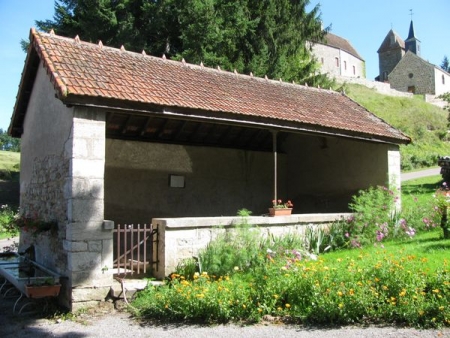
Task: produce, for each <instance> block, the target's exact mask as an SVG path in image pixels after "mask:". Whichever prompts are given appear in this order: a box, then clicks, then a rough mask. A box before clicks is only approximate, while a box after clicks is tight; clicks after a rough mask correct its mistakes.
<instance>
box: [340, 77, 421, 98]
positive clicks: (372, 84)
mask: <svg viewBox="0 0 450 338" xmlns="http://www.w3.org/2000/svg"><path fill="white" fill-rule="evenodd" d="M335 78H336V81H337V82H338V83H353V84H359V85H362V86H366V87H367V88H371V89H374V90H376V91H377V92H378V93H380V94H384V95H389V96H396V97H413V96H414V94H413V93H407V92H400V91H398V90H395V89H392V88H391V85H390V84H389V83H387V82H379V81H371V80H368V79H362V78H351V77H344V76H336V77H335Z"/></svg>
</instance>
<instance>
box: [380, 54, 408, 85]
mask: <svg viewBox="0 0 450 338" xmlns="http://www.w3.org/2000/svg"><path fill="white" fill-rule="evenodd" d="M404 55H405V52H404V51H403V50H402V49H401V48H400V47H398V48H396V49H391V50H387V51H385V52H382V53H379V54H378V64H379V70H380V74H379V75H380V81H387V80H389V79H387V78H384V74H387V75H389V74H390V73H391V72H392V70H393V69H394V68H395V66H396V65H397V64H398V63H399V62H400V60H401V59H402V57H403V56H404Z"/></svg>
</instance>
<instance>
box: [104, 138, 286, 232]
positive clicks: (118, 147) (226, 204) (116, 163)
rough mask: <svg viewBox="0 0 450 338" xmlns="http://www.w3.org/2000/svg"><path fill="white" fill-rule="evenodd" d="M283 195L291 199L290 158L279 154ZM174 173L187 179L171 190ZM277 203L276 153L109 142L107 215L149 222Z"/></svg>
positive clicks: (122, 220) (125, 220)
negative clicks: (289, 183)
mask: <svg viewBox="0 0 450 338" xmlns="http://www.w3.org/2000/svg"><path fill="white" fill-rule="evenodd" d="M278 164H279V196H282V198H286V197H287V191H286V190H287V187H286V184H285V177H286V175H285V172H286V155H285V154H279V156H278ZM170 175H177V176H180V177H182V178H183V179H184V187H171V186H170V181H169V180H170ZM272 199H273V154H272V152H260V151H246V150H238V149H224V148H212V147H201V146H182V145H172V144H160V143H149V142H132V141H122V140H111V139H108V140H107V142H106V167H105V217H106V219H111V220H114V221H115V223H120V224H122V223H126V224H129V223H135V224H136V223H141V224H143V223H150V220H151V219H152V218H160V217H200V216H234V215H236V213H237V211H238V210H239V209H242V208H247V209H249V210H252V211H253V212H254V214H255V215H259V214H263V213H267V207H268V205H270V203H271V201H272Z"/></svg>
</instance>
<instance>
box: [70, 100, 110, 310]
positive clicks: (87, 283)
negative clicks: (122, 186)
mask: <svg viewBox="0 0 450 338" xmlns="http://www.w3.org/2000/svg"><path fill="white" fill-rule="evenodd" d="M66 152H67V154H68V155H70V158H71V160H70V174H69V177H68V181H67V186H66V192H67V203H68V206H67V210H68V211H67V217H68V222H67V229H66V240H65V241H64V249H65V250H66V251H67V260H68V262H67V266H68V268H67V270H68V277H69V284H70V285H71V286H72V295H71V297H72V301H71V308H72V309H76V308H80V307H83V306H89V305H92V304H89V303H92V302H97V301H101V300H104V299H105V297H106V296H107V294H108V292H109V287H110V286H111V284H112V280H113V278H112V264H113V243H112V233H111V230H107V229H104V227H103V221H104V168H105V117H104V114H102V113H101V112H95V111H92V110H88V109H85V108H76V109H75V112H74V119H73V127H72V135H71V138H70V139H69V140H68V142H67V144H66Z"/></svg>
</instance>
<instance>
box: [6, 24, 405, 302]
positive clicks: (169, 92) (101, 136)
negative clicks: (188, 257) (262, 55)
mask: <svg viewBox="0 0 450 338" xmlns="http://www.w3.org/2000/svg"><path fill="white" fill-rule="evenodd" d="M9 133H10V134H11V135H12V136H14V137H20V138H21V147H22V148H21V177H20V187H21V188H20V199H21V201H20V203H21V205H20V207H21V210H22V212H24V213H33V214H35V215H38V216H39V217H40V218H42V219H48V220H50V219H51V220H57V222H58V231H57V233H55V234H53V233H52V234H48V235H45V236H44V235H40V236H39V237H38V240H36V241H34V249H35V257H36V260H37V261H38V262H39V263H41V264H43V265H45V266H46V267H47V268H49V269H52V270H54V271H56V272H58V273H60V274H61V275H63V276H65V277H66V280H65V282H64V285H63V292H62V294H61V295H60V301H61V303H62V304H65V305H66V306H68V307H69V308H71V309H74V308H76V307H78V306H80V304H90V303H91V302H95V301H99V300H101V299H104V298H105V296H106V294H107V292H108V291H109V286H110V285H111V283H112V281H113V277H112V274H111V273H109V272H110V271H111V266H112V260H113V257H112V256H113V249H112V245H113V244H112V243H113V239H112V236H113V235H112V232H111V229H110V227H109V225H110V224H111V223H110V222H105V220H111V221H114V222H115V223H116V224H117V223H120V224H122V223H127V224H130V223H148V222H151V221H152V220H153V221H154V222H155V223H157V222H161V220H162V219H167V220H171V222H174V223H175V224H177V220H180V221H181V220H183V221H184V222H186V220H192V222H193V223H192V224H194V223H195V219H196V218H197V217H202V216H208V217H212V221H211V222H216V221H215V220H216V218H215V217H217V223H216V224H219V223H220V222H219V221H218V220H219V219H222V218H221V217H218V216H234V215H236V212H237V210H238V209H241V208H247V209H249V210H251V211H253V215H255V217H254V218H253V217H252V219H253V220H254V222H275V220H274V219H276V217H273V218H272V217H264V216H258V215H264V214H266V213H267V208H268V207H270V206H271V201H272V199H273V196H274V190H275V189H274V182H275V180H274V176H275V175H274V168H276V169H277V170H276V177H277V180H276V182H277V184H276V185H277V190H276V191H277V192H278V195H277V196H278V197H279V198H282V199H283V200H286V199H288V198H289V199H291V200H292V201H293V203H294V214H295V215H293V216H290V217H288V218H287V219H288V220H296V219H299V218H301V217H306V218H305V219H310V218H307V216H305V215H311V213H313V214H318V213H319V214H321V213H323V214H326V213H333V212H345V211H347V204H348V202H349V201H350V198H351V196H352V195H353V194H354V193H355V192H356V191H358V190H359V189H362V188H367V187H369V186H371V185H378V184H386V183H388V182H390V183H392V184H394V185H396V186H397V187H399V177H400V154H399V145H400V144H407V143H409V142H410V139H409V138H408V137H407V136H405V135H404V134H402V133H401V132H400V131H398V130H396V129H395V128H393V127H391V126H390V125H388V124H387V123H385V122H384V121H382V120H381V119H379V118H378V117H376V116H374V115H373V114H371V113H370V112H369V111H367V110H366V109H364V108H363V107H362V106H360V105H359V104H357V103H356V102H354V101H352V100H351V99H350V98H348V97H347V96H345V95H343V94H341V93H338V92H334V91H331V90H323V89H317V88H309V87H307V86H302V85H297V84H291V83H285V82H283V81H282V80H278V79H277V80H270V79H267V78H257V77H254V76H252V75H242V74H237V73H235V72H227V71H223V70H220V68H218V69H212V68H207V67H204V66H203V65H192V64H188V63H186V62H184V61H182V62H181V61H180V62H179V61H171V60H166V58H164V57H162V58H157V57H153V56H148V55H145V53H142V54H139V53H133V52H128V51H125V50H124V49H123V48H121V49H115V48H109V47H106V46H103V45H102V44H101V42H100V43H99V44H92V43H86V42H82V41H80V39H79V38H78V37H77V38H75V39H72V38H65V37H60V36H56V35H54V34H53V33H50V34H47V33H42V32H38V31H35V30H34V29H33V30H31V33H30V46H29V50H28V55H27V58H26V61H25V66H24V70H23V74H22V79H21V82H20V86H19V92H18V95H17V101H16V105H15V108H14V112H13V116H12V120H11V125H10V128H9ZM274 150H275V151H274ZM274 159H276V161H274ZM275 163H276V165H275ZM178 217H183V218H180V219H178ZM189 217H190V218H189ZM308 217H309V216H308ZM270 219H271V220H270ZM279 219H281V220H283V219H285V218H284V217H282V218H279ZM278 222H281V221H278ZM286 222H287V221H286ZM291 222H292V221H291ZM175 228H176V226H175ZM166 230H170V229H169V228H167V229H166ZM161 231H164V229H162V230H161ZM161 236H162V235H161ZM31 242H32V238H30V237H29V236H27V234H22V236H21V240H20V250H23V249H24V248H26V247H27V245H29V244H30V243H31ZM180 242H182V241H180ZM162 245H163V246H164V248H165V250H166V251H170V250H172V249H170V246H169V244H168V239H167V238H166V242H164V241H163V244H162ZM164 248H163V249H164ZM172 251H173V250H172ZM167 254H170V252H168V253H167ZM176 254H177V253H175V255H176ZM161 259H162V258H161ZM162 262H163V263H162V264H169V263H167V262H166V263H164V260H162ZM108 268H109V270H108ZM165 272H166V270H164V266H163V269H162V273H165Z"/></svg>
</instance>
